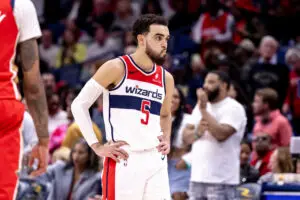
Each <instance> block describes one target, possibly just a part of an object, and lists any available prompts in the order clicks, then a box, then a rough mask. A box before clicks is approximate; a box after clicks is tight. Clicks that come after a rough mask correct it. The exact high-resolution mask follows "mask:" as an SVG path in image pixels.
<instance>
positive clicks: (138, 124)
mask: <svg viewBox="0 0 300 200" xmlns="http://www.w3.org/2000/svg"><path fill="white" fill-rule="evenodd" d="M120 59H121V60H122V61H123V64H124V66H125V75H124V78H123V80H122V81H121V82H120V83H119V84H118V85H117V86H116V87H114V88H113V89H111V90H106V91H105V92H104V93H103V109H104V112H103V115H104V122H105V129H106V138H107V140H108V141H109V140H112V141H118V140H124V141H126V142H127V143H128V144H129V145H130V149H132V150H144V149H151V148H154V147H156V146H157V145H158V143H159V141H158V139H157V136H159V135H161V134H162V133H161V127H160V109H161V106H162V103H163V101H164V98H165V71H164V69H163V67H161V66H158V65H154V66H153V70H152V71H151V72H145V71H144V70H142V69H141V68H140V67H139V66H138V65H137V64H136V63H135V62H134V60H133V59H132V58H131V57H130V56H129V55H125V56H122V57H120ZM112 73H113V72H112Z"/></svg>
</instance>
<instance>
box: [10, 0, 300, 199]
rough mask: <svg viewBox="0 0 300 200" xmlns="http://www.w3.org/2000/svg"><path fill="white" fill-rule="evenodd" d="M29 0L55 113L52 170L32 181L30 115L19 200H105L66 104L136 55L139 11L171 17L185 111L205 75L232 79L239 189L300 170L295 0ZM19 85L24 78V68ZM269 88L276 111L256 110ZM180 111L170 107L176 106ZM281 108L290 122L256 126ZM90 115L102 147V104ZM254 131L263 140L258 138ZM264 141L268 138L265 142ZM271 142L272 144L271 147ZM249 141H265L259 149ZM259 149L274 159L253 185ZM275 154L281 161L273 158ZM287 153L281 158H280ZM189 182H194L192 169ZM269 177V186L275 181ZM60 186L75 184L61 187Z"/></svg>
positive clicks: (173, 65)
mask: <svg viewBox="0 0 300 200" xmlns="http://www.w3.org/2000/svg"><path fill="white" fill-rule="evenodd" d="M32 2H33V3H34V5H35V7H36V10H37V14H38V19H39V22H40V25H41V28H42V37H41V38H40V39H39V50H40V68H41V73H42V78H43V81H44V86H45V90H46V95H47V101H48V109H49V135H50V147H49V155H50V161H49V164H50V167H49V171H48V172H47V174H45V175H43V176H42V177H40V178H38V179H37V180H31V179H28V177H27V176H26V174H27V173H28V170H29V169H27V168H26V158H27V157H26V155H27V154H28V152H30V147H31V146H32V145H33V144H35V143H36V141H37V139H36V137H35V130H34V127H33V122H32V119H31V117H30V115H29V113H28V112H27V113H25V115H26V116H25V118H24V131H23V136H24V139H25V141H24V142H25V146H24V148H25V151H24V152H25V153H24V155H25V157H24V167H23V168H24V169H23V170H22V174H23V175H22V176H21V177H23V179H22V180H21V185H20V192H19V199H26V198H30V196H31V197H33V196H34V197H35V198H37V199H38V198H40V199H47V198H48V199H88V198H89V199H100V197H99V196H97V194H98V195H101V184H96V183H101V176H100V173H101V171H102V161H101V159H98V158H96V157H95V155H93V152H91V150H90V149H89V147H88V145H86V143H84V142H83V141H82V140H81V138H82V134H81V132H80V130H79V127H78V126H77V125H76V124H75V123H74V122H73V117H72V114H71V112H70V104H71V102H72V100H73V99H74V98H75V97H76V95H77V94H78V92H79V91H80V89H81V88H82V86H83V85H84V84H85V82H86V81H87V80H88V79H89V78H91V76H92V75H93V74H94V73H95V72H96V70H97V69H98V68H99V67H100V66H101V64H103V63H104V62H105V61H107V60H108V59H111V58H115V57H117V56H120V55H123V54H131V53H133V52H134V51H135V49H136V45H137V44H136V42H135V40H134V38H133V36H132V34H131V27H132V25H133V23H134V22H135V20H136V19H137V18H139V16H140V15H142V14H146V13H154V14H158V15H163V16H164V17H166V18H167V19H168V21H169V29H170V33H171V39H170V42H169V46H168V55H167V56H168V57H167V60H166V63H165V64H164V67H165V69H166V70H168V71H169V72H170V73H172V74H173V76H174V79H175V83H176V85H177V88H179V90H180V92H182V98H181V99H180V102H179V104H178V105H181V104H182V106H183V107H184V112H185V113H190V112H191V111H192V109H193V108H194V106H195V104H196V102H197V96H196V89H197V88H199V87H202V85H203V82H204V78H205V76H206V74H207V72H209V71H211V70H216V69H217V70H222V71H225V72H227V73H228V74H229V75H230V77H231V79H232V85H231V87H230V90H229V92H228V95H229V96H230V97H232V98H234V99H236V100H237V101H239V102H240V103H241V104H242V105H243V106H244V108H245V110H246V112H247V117H248V125H247V129H246V131H245V135H244V142H243V143H242V144H241V147H242V148H241V149H242V152H241V175H242V177H243V178H244V179H243V178H241V184H245V183H247V182H252V183H257V181H258V180H259V177H262V176H263V175H265V174H266V173H268V172H271V173H275V172H276V173H283V172H285V173H296V172H298V173H300V161H298V160H297V158H298V157H297V150H295V152H291V149H292V148H289V147H290V146H291V145H290V143H291V141H296V139H295V140H293V139H292V137H295V136H299V135H300V26H299V21H300V1H299V0H32ZM18 65H19V64H18V59H17V60H16V66H18ZM16 81H19V82H20V83H21V82H22V72H21V71H20V70H19V78H18V80H16ZM267 87H268V88H273V89H274V90H275V92H276V93H277V95H278V99H277V101H276V102H277V103H276V106H275V107H274V108H272V110H266V109H264V108H259V106H258V105H257V103H255V102H254V95H255V92H256V91H257V89H261V88H267ZM20 90H21V88H20ZM266 95H267V96H268V94H266ZM267 99H269V100H267V101H266V102H264V103H266V104H272V97H271V101H270V98H268V97H267ZM24 104H26V102H24ZM178 105H177V107H176V106H175V108H174V109H179V106H178ZM268 107H272V106H270V105H269V106H268ZM275 110H276V111H279V113H281V115H282V117H283V118H284V120H283V121H284V122H281V121H280V122H278V120H272V119H273V118H270V119H271V120H269V121H266V122H264V123H265V124H264V125H268V126H271V127H276V128H273V129H272V130H271V131H270V130H269V129H268V128H265V129H263V128H262V129H259V130H257V129H255V127H256V126H255V125H257V124H256V123H257V121H256V120H255V119H256V118H255V117H256V115H258V114H259V113H270V112H271V111H275ZM90 114H91V116H92V120H93V123H94V124H93V126H94V130H95V132H96V133H97V137H98V139H99V141H101V142H102V143H105V142H106V141H105V127H104V121H103V116H102V99H101V98H99V100H98V101H97V102H96V103H95V105H94V106H93V107H92V108H91V109H90ZM274 118H275V117H274ZM255 131H256V132H257V131H258V132H263V134H259V136H257V137H253V135H254V134H253V132H255ZM268 136H270V137H271V138H270V139H268ZM291 136H292V137H291ZM264 138H267V139H264ZM266 142H269V146H272V148H270V149H268V148H267V149H266ZM253 143H257V144H258V143H259V144H260V145H262V147H261V146H259V145H253ZM295 144H298V143H295ZM257 146H259V148H258V149H257ZM267 146H268V143H267ZM295 146H297V145H294V146H293V147H295ZM260 147H261V148H260ZM278 148H279V150H278ZM280 148H285V149H284V150H282V149H280ZM262 149H263V150H262ZM255 151H256V153H257V151H263V153H262V157H263V158H265V156H266V155H268V156H267V157H268V158H265V159H263V160H264V162H267V163H266V169H260V168H257V169H256V170H257V171H259V176H258V177H256V178H253V179H252V178H249V177H248V176H250V175H249V173H250V172H249V170H248V171H247V170H246V171H244V168H243V167H245V166H248V165H249V166H252V167H253V168H255V161H253V160H251V155H252V152H255ZM269 151H271V152H272V153H269ZM266 152H267V153H266ZM274 152H276V153H274ZM273 153H274V155H275V156H274V157H275V158H274V159H273V160H272V159H270V157H272V156H271V154H272V155H273ZM281 154H282V155H284V156H283V157H284V158H285V160H280V159H281V158H282V156H279V155H281ZM289 156H290V157H289ZM289 158H290V160H289ZM270 160H271V161H272V162H273V166H274V165H276V166H277V165H278V163H279V162H283V163H284V164H283V165H288V164H289V163H290V162H291V163H292V167H291V169H290V170H287V171H282V170H281V169H279V168H276V167H275V168H276V169H275V168H274V167H273V168H272V167H269V162H271V161H270ZM250 161H251V163H250ZM276 163H277V164H276ZM270 165H271V164H270ZM179 168H180V167H179ZM183 168H184V167H183ZM245 169H248V168H245ZM68 170H69V171H71V172H68V173H70V174H69V176H68V175H66V174H68V173H67V172H66V171H68ZM72 170H73V171H78V170H79V171H80V173H79V174H80V178H79V180H80V181H81V182H80V181H79V182H80V183H84V184H81V185H77V184H78V182H76V183H74V182H73V181H72V172H73V171H72ZM178 170H179V169H178ZM182 170H184V169H182ZM272 170H273V171H272ZM242 173H246V174H242ZM60 174H63V175H60ZM251 175H253V174H251ZM186 176H187V178H188V176H189V173H187V175H186ZM58 177H65V179H58ZM170 179H172V177H171V178H170ZM175 179H176V178H175ZM175 179H174V181H176V180H175ZM64 180H66V181H65V182H64ZM172 180H173V179H172ZM247 180H248V181H247ZM263 180H264V179H263ZM267 181H271V182H272V181H273V179H267ZM299 181H300V179H299ZM61 182H64V183H65V184H66V185H68V184H69V185H68V186H66V187H63V188H61V187H60V184H61ZM262 182H266V181H262V180H261V181H260V182H259V183H257V184H261V183H262ZM33 183H34V184H33ZM170 185H172V181H170ZM70 188H71V190H70ZM259 188H261V187H259ZM252 189H253V188H252ZM171 190H172V187H171ZM253 190H254V191H257V190H255V189H253ZM70 191H71V192H70ZM251 191H252V190H251ZM180 192H182V193H186V191H180ZM51 195H52V196H51ZM53 195H54V196H53ZM80 195H81V196H80ZM82 195H83V196H82ZM95 195H96V196H95ZM173 198H174V199H186V196H185V195H179V197H178V196H177V197H176V195H175V197H174V196H173ZM245 198H246V197H245ZM249 198H250V197H249ZM253 198H254V197H253ZM298 198H300V197H298ZM250 199H251V198H250Z"/></svg>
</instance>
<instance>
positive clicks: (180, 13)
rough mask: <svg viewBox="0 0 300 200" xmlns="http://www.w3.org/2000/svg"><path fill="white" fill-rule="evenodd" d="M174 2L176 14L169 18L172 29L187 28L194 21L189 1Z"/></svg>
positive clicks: (179, 0) (176, 0) (178, 0)
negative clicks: (189, 9) (189, 8)
mask: <svg viewBox="0 0 300 200" xmlns="http://www.w3.org/2000/svg"><path fill="white" fill-rule="evenodd" d="M172 4H173V9H174V11H175V14H174V15H172V16H171V18H170V20H169V29H170V31H176V30H178V29H184V28H186V27H187V25H189V24H191V23H192V21H193V18H192V17H193V16H192V15H191V14H190V13H189V11H188V3H187V2H186V1H185V0H175V1H172ZM188 30H190V28H189V29H188Z"/></svg>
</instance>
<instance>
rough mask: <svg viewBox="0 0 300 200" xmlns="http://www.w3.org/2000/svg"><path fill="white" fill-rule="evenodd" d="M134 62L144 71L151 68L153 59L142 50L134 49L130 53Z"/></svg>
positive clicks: (148, 70)
mask: <svg viewBox="0 0 300 200" xmlns="http://www.w3.org/2000/svg"><path fill="white" fill-rule="evenodd" d="M130 56H131V58H132V59H133V60H134V62H135V63H136V64H137V65H138V66H139V67H140V68H142V69H143V70H144V71H146V72H151V71H152V70H153V61H152V60H151V59H150V58H149V56H148V55H147V54H145V53H144V52H140V51H136V52H134V53H133V54H131V55H130Z"/></svg>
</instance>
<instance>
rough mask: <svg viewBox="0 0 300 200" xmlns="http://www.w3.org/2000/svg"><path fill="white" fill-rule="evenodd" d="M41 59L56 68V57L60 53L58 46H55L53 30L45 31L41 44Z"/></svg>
mask: <svg viewBox="0 0 300 200" xmlns="http://www.w3.org/2000/svg"><path fill="white" fill-rule="evenodd" d="M39 50H40V58H41V59H42V60H44V61H45V62H46V63H47V64H48V66H49V67H54V66H55V60H56V55H57V53H58V50H59V48H58V46H56V45H55V44H53V36H52V32H51V30H48V29H45V30H43V36H42V40H41V44H40V45H39Z"/></svg>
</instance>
